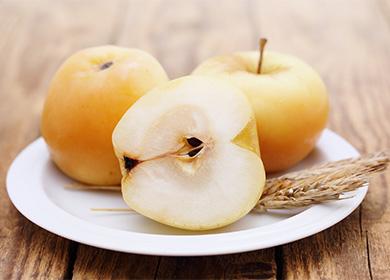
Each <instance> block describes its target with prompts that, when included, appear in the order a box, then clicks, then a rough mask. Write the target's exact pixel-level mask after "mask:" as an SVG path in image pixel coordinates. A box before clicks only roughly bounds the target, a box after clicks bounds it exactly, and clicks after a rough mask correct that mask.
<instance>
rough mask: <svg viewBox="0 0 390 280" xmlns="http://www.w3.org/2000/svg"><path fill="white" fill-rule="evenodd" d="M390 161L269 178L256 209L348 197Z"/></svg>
mask: <svg viewBox="0 0 390 280" xmlns="http://www.w3.org/2000/svg"><path fill="white" fill-rule="evenodd" d="M389 162H390V155H389V153H388V152H379V153H375V154H369V155H365V156H361V157H358V158H355V159H345V160H339V161H333V162H327V163H324V164H320V165H316V166H314V167H312V168H309V169H305V170H301V171H297V172H293V173H288V174H285V175H283V176H280V177H277V178H273V179H268V180H267V181H266V184H265V187H264V191H263V194H262V196H261V198H260V200H259V202H258V203H257V204H256V206H255V208H254V209H253V210H254V211H256V212H263V211H266V210H267V209H290V208H299V207H304V206H309V205H313V204H318V203H323V202H327V201H330V200H340V199H345V198H348V197H345V196H343V194H345V193H346V192H350V191H354V190H356V189H358V188H360V187H362V186H364V185H365V184H366V183H367V181H368V179H369V177H370V176H371V175H373V174H376V173H379V172H382V171H384V170H385V169H386V168H387V166H388V165H389ZM66 187H67V188H71V189H80V190H107V191H120V189H121V188H120V186H86V185H82V184H70V185H67V186H66ZM104 209H105V208H100V209H99V211H104ZM107 209H108V210H110V209H109V208H107ZM122 210H123V209H122ZM110 211H112V209H111V210H110Z"/></svg>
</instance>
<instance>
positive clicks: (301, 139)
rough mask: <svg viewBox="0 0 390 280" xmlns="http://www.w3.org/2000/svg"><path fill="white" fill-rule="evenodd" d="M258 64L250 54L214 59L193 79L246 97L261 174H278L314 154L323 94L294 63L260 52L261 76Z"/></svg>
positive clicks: (313, 76)
mask: <svg viewBox="0 0 390 280" xmlns="http://www.w3.org/2000/svg"><path fill="white" fill-rule="evenodd" d="M258 59H259V52H255V51H253V52H239V53H234V54H230V55H224V56H219V57H214V58H211V59H208V60H206V61H205V62H203V63H202V64H201V65H199V66H198V67H197V68H196V69H195V70H194V72H193V75H206V76H218V77H222V78H225V79H226V80H228V81H230V82H232V83H233V84H234V85H236V86H238V87H239V88H240V89H241V90H242V91H243V92H244V93H245V94H246V95H247V97H248V98H249V100H250V102H251V104H252V107H253V109H254V112H255V115H256V120H257V128H258V135H259V141H260V148H261V158H262V160H263V162H264V166H265V169H266V171H267V172H274V171H281V170H285V169H287V168H289V167H291V166H293V165H295V164H296V163H298V162H299V161H300V160H302V159H303V158H305V157H306V156H307V155H308V154H309V153H310V151H312V150H313V147H314V146H315V143H316V141H317V139H318V138H319V136H320V134H321V132H322V130H323V129H324V128H325V126H326V123H327V119H328V111H329V104H328V97H327V91H326V88H325V86H324V83H323V82H322V80H321V78H320V77H319V75H318V74H317V73H316V72H315V71H314V70H313V69H312V68H311V67H310V66H308V65H307V64H306V63H304V62H303V61H301V60H299V59H298V58H295V57H293V56H290V55H285V54H281V53H276V52H268V51H265V52H264V56H263V61H262V68H261V73H260V74H257V66H258Z"/></svg>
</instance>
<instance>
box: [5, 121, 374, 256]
mask: <svg viewBox="0 0 390 280" xmlns="http://www.w3.org/2000/svg"><path fill="white" fill-rule="evenodd" d="M325 134H329V136H331V137H335V138H337V140H338V141H342V142H344V144H346V145H348V146H349V148H350V149H351V153H354V155H351V157H354V156H358V155H359V152H358V151H357V150H356V149H355V148H354V147H353V146H352V145H351V144H350V143H349V142H348V141H346V140H345V139H344V138H342V137H341V136H340V135H338V134H337V133H335V132H333V131H331V130H330V129H325V130H324V132H323V135H325ZM40 145H41V146H42V145H43V146H44V147H45V148H46V144H45V142H44V140H43V139H42V137H39V138H38V139H36V140H35V141H33V142H32V143H30V144H29V145H27V146H26V147H25V148H24V149H23V150H22V151H21V152H20V153H19V154H18V155H17V156H16V158H15V159H14V160H13V162H12V164H11V165H10V167H9V169H8V172H7V178H6V189H7V193H8V196H9V198H10V200H11V202H12V203H13V205H14V206H15V207H16V209H17V210H18V211H19V212H20V213H21V214H22V215H23V216H25V217H26V218H27V219H28V220H30V221H31V222H33V223H34V224H36V225H38V226H40V227H41V228H44V229H45V230H47V231H49V232H51V233H54V234H56V235H59V236H62V237H65V238H67V239H70V240H73V241H76V242H79V243H83V244H87V245H91V246H94V247H99V248H104V249H109V250H114V251H120V252H127V253H135V254H144V255H160V256H206V255H220V254H231V253H238V252H246V251H253V250H259V249H266V248H270V247H273V246H277V245H283V244H286V243H289V242H292V241H296V240H299V239H301V238H304V237H308V236H311V235H313V234H316V233H318V232H321V231H323V230H325V229H327V228H329V227H331V226H333V225H335V224H336V223H338V222H340V221H341V220H343V219H345V218H346V217H347V216H348V215H349V214H351V213H352V212H353V211H354V210H355V209H356V208H357V207H358V206H359V205H360V204H361V202H362V201H363V199H364V197H365V195H366V193H367V190H368V184H367V185H366V186H364V187H362V188H359V189H358V190H357V191H356V193H355V196H354V197H353V198H351V199H348V201H349V202H351V201H352V202H353V203H349V204H346V205H349V207H341V210H342V211H340V210H338V211H332V213H333V215H331V216H327V217H326V218H327V219H326V220H325V222H324V221H322V222H319V221H318V220H317V221H316V222H315V223H313V224H308V225H306V226H305V227H304V228H303V229H302V228H299V230H298V229H297V228H296V227H295V228H294V227H293V230H292V231H290V232H289V234H288V236H285V237H284V239H283V240H282V241H280V240H278V239H277V238H272V233H274V232H275V230H272V228H275V227H279V226H291V225H290V224H291V223H294V222H295V220H296V219H298V220H301V219H302V218H310V215H313V214H316V213H317V214H318V212H323V211H324V209H326V207H327V206H329V205H336V204H340V205H342V204H345V202H344V201H335V202H329V203H327V204H319V205H314V206H312V207H310V208H308V209H306V210H304V211H302V212H301V213H299V214H297V215H294V216H292V217H289V218H287V219H285V220H282V221H279V222H276V223H272V224H269V225H265V226H262V227H258V228H251V229H244V230H238V231H234V232H223V233H210V234H205V235H204V234H203V235H197V234H196V233H195V234H191V235H169V234H151V233H140V232H129V231H125V230H121V229H113V228H108V227H105V226H102V225H97V224H94V223H91V222H88V221H86V220H83V219H81V218H79V217H76V216H73V215H72V214H70V213H68V212H66V211H65V210H64V209H62V208H61V207H59V206H58V205H56V204H55V203H53V201H51V200H50V199H49V198H48V197H47V194H46V193H45V191H44V190H43V187H41V188H39V190H38V194H39V195H41V196H42V195H43V196H42V197H41V198H46V200H47V201H46V202H47V204H46V205H41V204H38V205H37V204H34V203H33V202H29V201H28V195H26V194H25V195H24V196H23V195H22V196H20V194H18V191H17V190H16V189H15V187H14V188H12V186H15V185H17V184H18V176H17V172H18V168H20V166H19V165H22V164H23V163H24V162H23V160H22V159H23V157H24V156H26V155H27V154H28V153H29V152H30V153H31V152H33V151H34V149H38V148H39V146H40ZM37 147H38V148H37ZM30 168H31V167H30ZM33 168H35V169H38V170H36V171H43V170H44V164H42V165H41V166H40V165H34V166H33ZM38 174H41V173H40V172H37V173H36V174H35V176H38ZM19 193H20V191H19ZM50 207H51V208H50ZM324 207H325V208H324ZM49 209H50V211H54V212H53V213H55V214H57V215H58V216H59V217H61V218H65V219H66V221H67V223H70V224H72V225H73V226H76V227H77V228H79V231H78V234H79V235H78V236H77V235H75V234H74V231H72V230H70V229H69V228H66V227H65V226H64V225H63V224H61V222H59V219H54V220H53V217H51V216H48V215H41V213H40V212H39V210H49ZM306 216H308V217H306ZM287 229H291V228H289V227H287ZM80 230H84V232H83V231H81V233H80ZM97 232H98V233H100V236H96V235H93V233H95V234H96V233H97ZM86 233H88V234H90V235H89V236H88V234H87V235H86ZM270 234H271V238H269V240H268V242H258V240H257V239H259V238H260V239H261V237H263V236H264V235H265V236H267V235H268V236H270ZM107 235H108V236H109V237H111V238H112V237H113V236H115V235H116V236H118V237H119V238H118V239H119V240H118V239H114V240H112V241H108V242H107ZM91 236H93V237H95V238H97V240H95V241H93V239H92V238H91ZM121 238H123V239H124V240H120V239H121ZM139 239H143V240H141V243H142V244H145V243H146V245H151V246H145V247H142V246H139V245H140V244H137V243H135V244H132V243H131V242H132V241H133V242H134V241H136V242H137V241H138V242H139V241H140V240H139ZM202 239H206V241H203V243H206V244H207V243H211V242H213V243H214V244H217V246H214V247H213V248H204V246H203V247H202V246H201V245H202V244H200V245H199V246H200V247H197V246H189V244H186V243H188V241H190V240H191V241H193V242H197V243H202V242H200V241H202ZM237 239H238V240H237ZM207 240H209V241H207ZM124 241H129V244H130V246H126V243H124ZM164 241H168V243H172V241H174V242H176V243H177V245H176V246H174V248H169V249H168V248H166V247H164V246H161V244H158V242H160V243H161V242H162V243H165V242H164ZM229 241H230V242H231V241H235V244H234V246H233V244H230V246H226V244H223V242H225V243H229ZM237 241H240V242H244V243H242V244H239V245H237V243H240V242H237ZM156 242H157V243H156ZM221 242H222V244H221ZM186 245H187V246H186ZM190 245H191V244H190ZM203 245H204V244H203ZM218 246H219V247H218ZM183 248H184V249H183ZM167 249H168V250H167Z"/></svg>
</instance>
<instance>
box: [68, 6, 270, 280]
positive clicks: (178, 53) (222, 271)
mask: <svg viewBox="0 0 390 280" xmlns="http://www.w3.org/2000/svg"><path fill="white" fill-rule="evenodd" d="M236 3H237V2H235V1H226V2H224V5H223V6H221V5H220V4H219V3H211V2H209V1H195V0H193V1H186V2H182V1H148V2H145V1H131V2H129V4H128V5H127V12H126V13H123V14H122V16H123V17H124V18H125V20H124V21H123V24H122V25H121V26H120V27H119V29H120V30H116V31H114V33H115V35H116V36H117V37H115V38H113V41H114V42H115V43H116V44H118V45H121V46H127V47H137V48H142V49H144V50H146V51H148V52H150V53H151V54H153V55H155V56H156V57H157V59H158V60H159V61H160V62H161V63H162V64H163V66H164V67H165V69H166V70H167V72H168V73H169V75H170V77H171V78H174V77H178V76H181V75H186V74H189V73H191V71H192V69H193V68H194V67H195V66H196V64H197V63H199V62H200V61H201V59H202V58H201V57H199V56H198V53H199V52H200V53H204V54H206V55H208V56H211V55H214V52H218V51H223V52H229V51H232V50H233V49H234V48H235V47H238V48H239V49H247V48H249V47H250V44H251V43H252V37H251V33H250V32H249V31H250V27H249V22H247V21H245V14H246V12H247V6H246V3H245V4H244V5H242V4H239V5H237V4H236ZM166 7H170V8H169V9H167V8H166ZM216 8H218V9H219V11H220V16H215V15H214V14H213V11H214V10H215V9H216ZM223 13H225V14H227V15H229V17H230V19H228V18H225V17H223ZM156 18H158V22H156ZM234 22H239V23H240V24H239V25H238V26H235V25H234ZM230 27H231V28H233V27H234V28H236V29H237V30H236V32H237V36H238V37H239V38H242V39H241V40H239V41H238V42H237V45H236V46H232V45H231V44H228V43H227V41H226V39H225V42H226V44H225V43H223V42H221V41H220V39H222V38H224V35H223V32H224V29H225V28H230ZM210 45H212V46H213V48H211V49H210ZM221 48H222V50H221ZM210 50H212V51H214V52H210ZM73 275H74V277H75V278H76V279H77V278H97V277H98V276H99V277H102V278H128V277H131V278H152V277H154V276H156V277H157V278H164V279H169V278H200V279H205V278H222V277H224V276H225V277H227V278H242V277H248V278H262V279H273V278H275V275H276V264H275V261H274V249H268V250H264V251H259V252H252V253H249V254H236V255H228V256H216V257H203V258H179V257H178V258H167V257H147V256H139V255H132V254H122V253H117V252H110V251H105V250H100V249H96V248H93V247H89V246H84V245H83V246H80V247H79V250H78V255H77V259H76V263H75V269H74V274H73Z"/></svg>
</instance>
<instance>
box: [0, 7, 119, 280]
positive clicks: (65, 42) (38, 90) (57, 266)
mask: <svg viewBox="0 0 390 280" xmlns="http://www.w3.org/2000/svg"><path fill="white" fill-rule="evenodd" d="M94 5H95V6H96V9H95V10H94V11H93V12H91V11H90V9H89V6H88V5H83V6H79V4H78V2H77V1H67V2H63V1H62V2H53V1H34V2H32V1H2V2H0V32H1V37H2V38H1V40H0V61H1V68H0V116H1V117H0V135H1V137H0V154H1V155H2V160H1V161H0V180H1V181H0V184H1V188H0V199H1V203H0V250H1V254H0V278H2V279H20V278H24V279H30V278H40V279H45V278H50V279H61V278H64V277H68V276H71V272H70V271H69V268H68V265H69V263H70V262H71V259H72V258H73V256H72V255H73V252H74V251H75V250H74V246H75V243H72V242H70V241H68V240H66V239H63V238H60V237H57V236H55V235H53V234H50V233H48V232H47V231H45V230H43V229H40V228H39V227H37V226H35V225H33V224H32V223H30V222H29V221H27V220H26V219H25V218H24V217H22V216H21V215H20V214H19V213H18V212H17V211H16V209H15V208H14V207H13V206H12V205H11V202H10V201H9V199H8V196H7V194H6V190H5V178H6V172H7V169H8V166H9V165H10V163H11V161H12V160H13V158H14V157H15V156H16V154H17V153H18V152H19V151H20V150H21V149H22V148H23V147H24V146H26V145H27V144H28V143H29V142H31V141H32V140H34V139H35V138H37V137H38V136H39V115H40V111H41V107H42V103H43V99H44V96H45V94H46V89H47V85H48V82H49V80H50V78H51V76H52V75H53V73H54V71H55V70H56V68H57V67H58V66H59V64H60V63H61V61H62V60H64V58H65V57H67V56H68V55H70V54H71V53H72V52H74V51H76V50H78V49H80V48H82V47H86V46H89V45H95V44H102V43H105V42H107V38H109V34H110V33H111V29H112V28H114V26H115V22H116V17H115V16H116V14H117V9H116V7H115V6H112V5H111V4H109V3H106V2H105V1H100V2H97V1H95V2H94ZM99 17H100V18H104V24H96V23H95V24H94V25H91V23H92V22H93V21H94V19H95V18H99ZM32 191H33V190H32ZM72 244H74V245H72Z"/></svg>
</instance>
